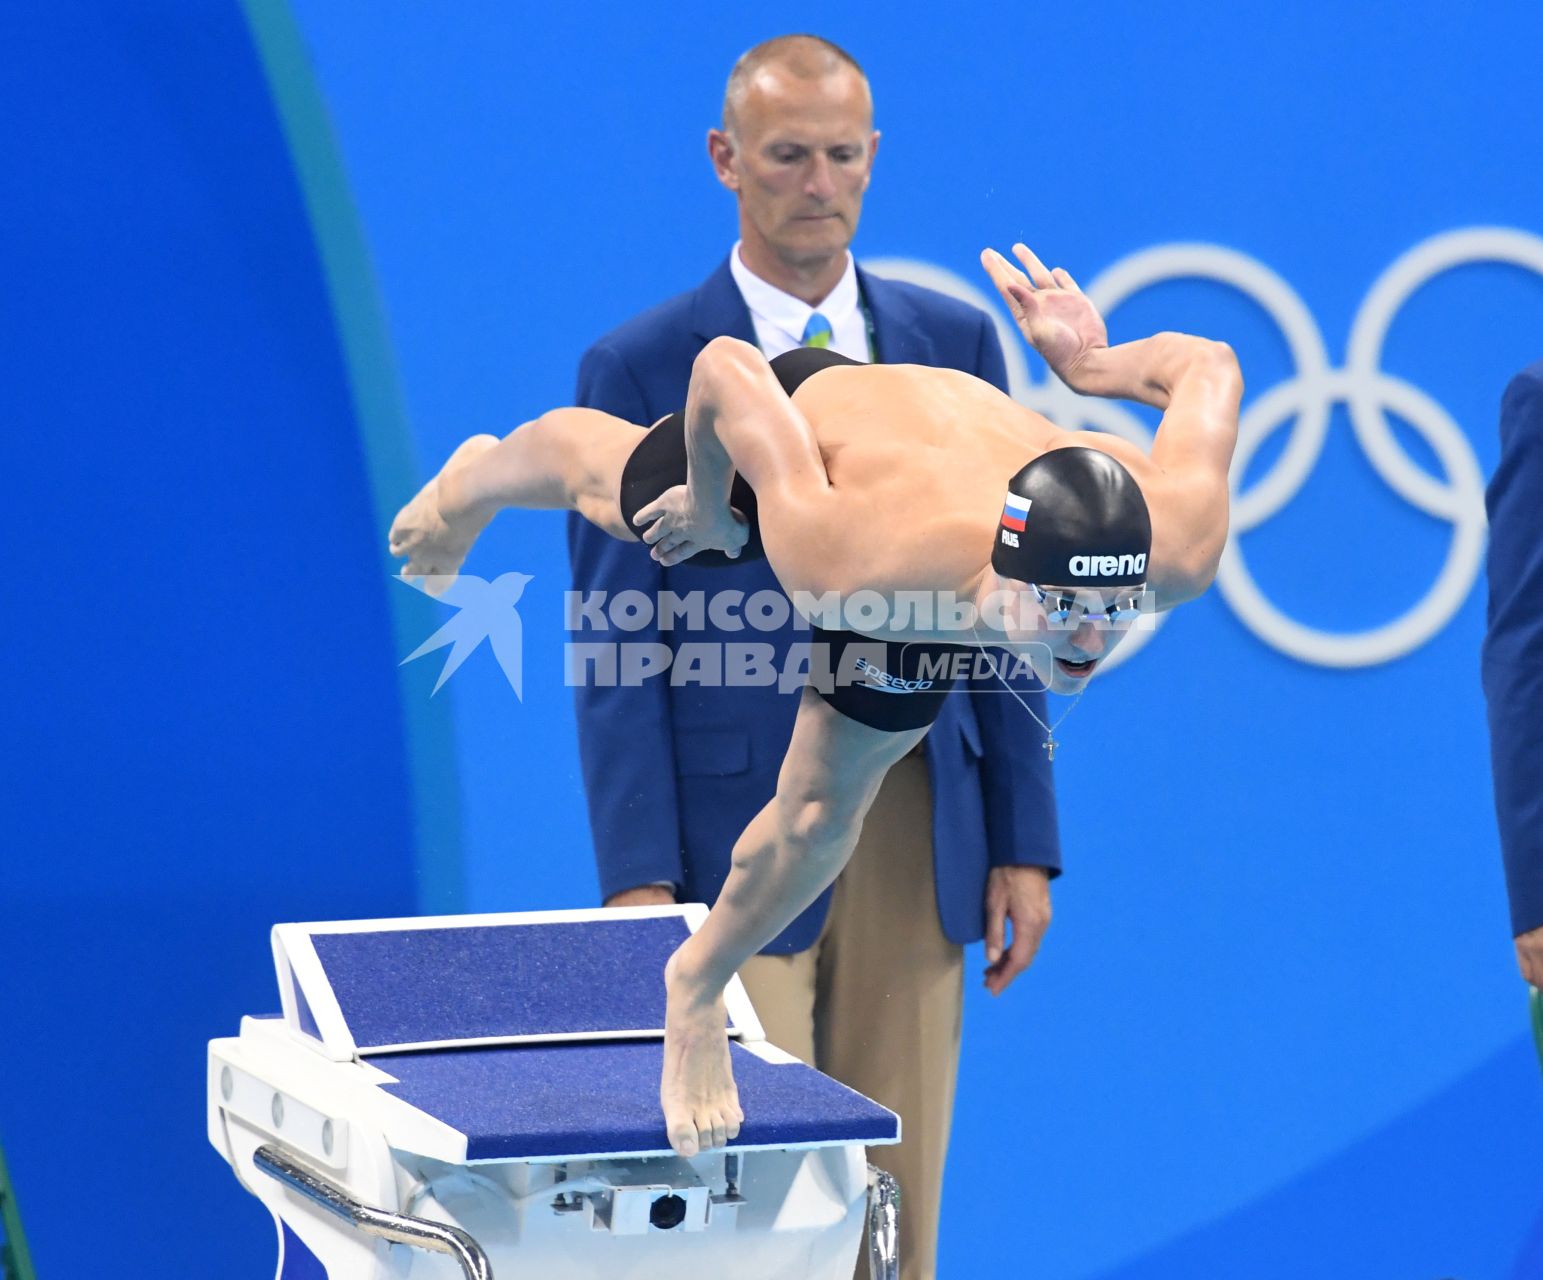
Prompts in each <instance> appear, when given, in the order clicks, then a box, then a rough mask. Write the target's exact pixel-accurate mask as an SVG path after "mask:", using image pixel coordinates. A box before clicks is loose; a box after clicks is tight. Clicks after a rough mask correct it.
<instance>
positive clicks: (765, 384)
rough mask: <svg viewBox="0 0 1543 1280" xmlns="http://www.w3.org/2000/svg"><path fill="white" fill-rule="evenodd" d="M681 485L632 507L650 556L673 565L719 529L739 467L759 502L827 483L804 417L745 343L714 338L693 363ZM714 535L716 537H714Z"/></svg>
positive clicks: (705, 543)
mask: <svg viewBox="0 0 1543 1280" xmlns="http://www.w3.org/2000/svg"><path fill="white" fill-rule="evenodd" d="M686 459H687V467H686V483H685V484H684V485H678V486H676V487H675V488H673V489H668V490H666V491H665V492H664V493H663V494H661V495H660V497H659V498H658V500H656V501H655V502H652V503H650V504H649V505H648V506H646V507H644V508H643V509H642V510H641V511H639V512H638V521H639V523H640V524H641V523H644V522H645V521H653V522H654V523H653V524H652V525H650V526H649V528H648V531H647V532H646V533H645V534H644V540H645V541H647V542H651V543H653V544H654V549H653V552H652V554H653V557H654V559H656V560H658V561H659V562H660V563H661V564H666V565H670V564H675V563H677V562H678V561H681V560H684V559H686V558H687V557H688V556H690V555H692V554H694V553H695V552H696V551H697V550H699V549H700V548H701V547H702V546H710V545H713V543H711V542H708V541H704V540H703V538H702V537H701V536H700V534H699V533H698V530H705V531H706V532H707V536H708V537H709V538H711V537H713V536H714V534H715V531H717V530H719V529H721V527H722V522H723V519H724V515H725V513H726V512H728V511H729V510H730V507H729V493H730V491H731V489H732V487H733V483H734V475H735V473H736V472H738V473H739V474H740V475H742V476H744V478H745V480H746V482H747V483H748V484H749V485H750V487H751V488H752V489H754V490H755V491H756V494H757V495H758V496H760V497H761V498H762V499H763V500H764V499H766V498H768V497H770V496H771V495H772V494H773V493H774V492H776V493H777V494H778V496H779V497H782V498H783V499H786V498H788V497H790V496H793V495H795V494H810V495H813V494H818V493H822V492H824V491H827V490H828V489H829V488H830V477H829V476H828V475H827V474H826V472H825V462H824V460H823V459H822V458H821V457H820V448H819V445H818V443H816V441H815V438H814V431H813V429H812V428H811V427H810V425H809V422H808V419H806V418H805V417H804V415H803V414H802V413H800V412H799V411H798V408H797V407H796V406H795V405H794V404H793V402H792V400H790V399H789V398H788V395H787V393H786V392H785V391H783V389H782V385H781V384H780V383H779V382H778V381H777V375H776V374H774V373H773V372H772V370H771V366H770V365H769V364H768V363H767V362H766V357H765V356H763V355H762V354H761V353H760V351H759V350H758V349H757V348H755V347H753V346H751V345H750V344H749V343H748V342H741V341H739V340H738V339H737V338H714V339H713V340H712V341H711V342H709V343H708V344H707V346H705V347H704V348H703V349H702V352H701V354H700V355H698V356H697V358H696V363H695V364H693V365H692V367H691V385H690V387H689V389H688V390H687V392H686ZM718 536H721V534H720V535H718Z"/></svg>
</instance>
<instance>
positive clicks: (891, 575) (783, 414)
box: [656, 246, 1242, 640]
mask: <svg viewBox="0 0 1543 1280" xmlns="http://www.w3.org/2000/svg"><path fill="white" fill-rule="evenodd" d="M1018 252H1019V256H1020V258H1021V259H1023V261H1024V264H1025V267H1026V268H1028V273H1029V274H1025V272H1023V271H1019V270H1018V269H1017V268H1015V267H1013V266H1011V265H1010V264H1009V263H1008V262H1007V261H1006V259H1004V258H1002V257H1001V256H1000V255H998V254H995V253H993V252H992V251H989V250H988V251H987V253H986V255H984V256H983V261H984V262H985V264H986V266H987V269H988V271H990V273H991V275H992V278H993V280H995V281H996V282H997V284H998V287H999V289H1001V291H1002V294H1003V297H1004V298H1005V299H1006V300H1007V302H1008V304H1009V305H1010V306H1011V307H1012V308H1013V310H1014V315H1015V318H1016V319H1017V320H1018V322H1019V325H1020V327H1021V328H1022V329H1023V331H1024V333H1025V335H1026V336H1027V337H1028V338H1029V340H1030V341H1031V342H1032V343H1034V345H1035V347H1036V349H1038V350H1039V351H1040V352H1041V354H1043V355H1045V357H1046V359H1047V362H1048V363H1050V365H1051V368H1052V369H1054V370H1055V371H1056V372H1057V374H1058V376H1060V377H1061V378H1062V380H1063V381H1065V382H1066V383H1067V385H1068V386H1070V387H1071V388H1072V389H1073V390H1075V391H1082V392H1085V393H1087V394H1093V395H1101V396H1110V397H1117V398H1121V399H1129V400H1135V401H1138V402H1140V403H1145V404H1149V405H1153V406H1155V407H1157V408H1160V409H1162V410H1164V417H1163V420H1162V423H1161V425H1160V426H1159V429H1158V432H1157V436H1156V439H1155V441H1154V444H1153V448H1152V451H1151V453H1150V454H1147V453H1144V452H1142V450H1140V449H1138V448H1137V447H1135V446H1134V445H1131V444H1129V443H1128V442H1126V441H1124V440H1120V439H1118V438H1116V437H1113V436H1109V435H1105V434H1102V433H1098V432H1074V431H1064V430H1062V429H1060V428H1058V427H1056V426H1054V425H1053V424H1052V423H1051V422H1049V421H1048V420H1047V419H1046V418H1044V417H1043V416H1041V415H1040V414H1037V413H1035V412H1033V411H1032V410H1030V409H1026V408H1024V407H1023V406H1022V405H1019V404H1018V403H1016V402H1015V401H1014V400H1012V399H1011V398H1010V397H1009V396H1006V395H1004V394H1003V393H1002V392H1000V391H998V390H997V389H996V388H995V387H993V386H991V385H990V384H988V383H986V382H983V381H981V380H980V379H978V378H974V377H971V376H970V375H968V374H964V373H959V372H956V371H953V370H946V369H931V368H926V367H922V366H917V365H889V366H837V367H833V368H829V369H826V370H823V371H821V372H819V373H817V374H815V375H813V376H812V377H810V378H808V379H807V380H806V381H805V382H803V384H802V385H800V386H799V388H798V389H797V390H796V391H795V392H794V394H793V396H792V398H791V400H789V399H788V398H787V397H785V396H784V395H783V394H782V392H781V389H780V387H779V386H778V385H777V383H776V380H775V378H774V377H772V375H771V372H770V370H769V368H768V367H767V366H766V362H765V361H764V359H762V357H761V355H760V353H759V352H758V351H757V350H756V349H755V348H754V347H751V346H749V345H748V344H746V343H742V342H737V341H736V340H734V339H731V338H721V339H718V340H716V341H715V342H714V343H712V344H710V345H709V347H708V348H707V349H706V350H705V351H704V352H703V353H702V356H701V357H699V360H698V366H697V369H696V370H695V371H694V374H693V383H692V386H693V400H694V403H693V402H691V401H688V405H687V412H686V436H687V448H688V452H690V453H691V460H692V474H691V478H690V479H689V480H688V484H687V486H684V488H686V489H688V490H691V489H694V490H695V491H696V492H695V493H693V494H690V495H689V501H688V500H687V499H682V501H683V502H686V504H687V505H689V506H692V507H694V509H696V510H698V511H705V510H711V509H713V508H714V506H715V505H716V506H717V507H720V508H721V507H722V506H723V505H724V504H725V501H726V500H725V498H724V497H723V490H724V485H725V483H726V478H727V474H728V473H727V471H726V468H728V467H729V465H730V460H731V459H732V462H733V463H734V464H735V465H737V466H738V467H739V469H740V470H741V471H743V472H744V473H745V475H746V478H747V479H748V480H749V481H750V484H751V487H752V488H753V489H754V490H755V492H756V495H757V499H758V502H759V508H760V512H759V514H760V528H761V536H762V540H763V542H764V544H765V548H766V555H767V559H768V561H769V562H770V564H771V567H772V569H773V571H774V572H775V573H776V575H777V578H778V580H779V581H780V582H781V583H782V585H783V587H784V588H785V589H786V590H787V591H788V592H790V593H795V592H810V593H812V594H814V595H817V596H818V595H822V594H824V593H827V592H832V591H834V592H837V593H840V594H841V595H842V596H849V595H851V594H852V593H854V592H857V591H870V592H878V593H879V594H880V595H885V596H890V597H893V596H894V595H895V594H897V593H900V592H912V591H933V592H943V591H948V592H953V593H955V594H956V595H957V596H958V597H960V598H961V599H975V598H977V597H978V595H979V594H981V593H983V592H985V591H988V590H996V589H997V587H998V581H997V579H996V578H995V576H994V575H993V574H992V572H991V569H990V559H991V550H992V544H993V539H994V536H995V532H996V525H997V519H998V517H999V515H1000V513H1001V509H1002V499H1003V495H1004V493H1005V492H1006V488H1007V482H1008V480H1009V478H1010V477H1011V476H1012V475H1013V474H1014V473H1015V472H1017V471H1018V470H1019V469H1020V468H1022V467H1023V466H1024V465H1025V464H1026V463H1028V462H1029V461H1031V460H1032V459H1033V458H1035V457H1037V456H1039V455H1040V454H1041V453H1043V452H1045V451H1046V450H1049V449H1054V448H1058V447H1064V446H1069V445H1084V446H1088V447H1092V448H1095V449H1099V450H1102V451H1104V452H1106V453H1109V454H1110V455H1112V456H1113V457H1115V458H1116V459H1117V460H1118V461H1120V462H1121V463H1122V464H1124V465H1125V467H1126V468H1127V469H1128V470H1129V471H1130V472H1131V474H1132V475H1133V476H1134V477H1135V479H1136V481H1137V483H1138V484H1139V485H1140V486H1141V488H1142V492H1143V495H1144V496H1145V498H1146V501H1147V506H1148V509H1149V511H1150V512H1151V519H1152V529H1153V546H1152V555H1151V561H1150V566H1151V567H1150V572H1149V584H1150V586H1151V589H1152V590H1153V591H1154V592H1155V593H1156V596H1157V600H1158V605H1159V607H1169V606H1171V605H1173V604H1177V603H1180V602H1181V601H1183V600H1186V599H1189V598H1191V597H1192V596H1194V595H1197V594H1199V592H1200V591H1202V590H1204V588H1205V586H1206V585H1207V584H1208V583H1209V582H1210V580H1211V578H1212V577H1213V576H1214V574H1215V569H1216V564H1217V561H1218V560H1219V559H1220V556H1221V551H1222V547H1223V545H1224V544H1225V542H1226V536H1227V505H1228V489H1227V468H1228V466H1229V465H1230V462H1231V457H1232V448H1233V444H1234V442H1235V440H1236V434H1237V413H1238V403H1239V400H1240V398H1241V394H1242V380H1241V376H1240V375H1239V372H1238V367H1237V361H1236V359H1235V358H1234V357H1233V355H1232V352H1231V350H1230V349H1229V348H1228V347H1227V346H1226V345H1225V344H1222V343H1216V342H1211V341H1208V340H1206V339H1203V338H1196V337H1191V336H1189V335H1185V334H1176V333H1175V334H1159V335H1157V336H1155V337H1152V338H1146V339H1141V340H1139V341H1136V342H1130V343H1125V344H1122V345H1120V346H1117V347H1114V348H1110V347H1109V346H1108V345H1107V341H1106V335H1105V330H1104V325H1103V321H1102V319H1101V318H1100V317H1099V315H1098V313H1097V311H1096V310H1095V309H1094V307H1093V305H1092V304H1091V303H1090V302H1089V301H1088V300H1087V298H1086V297H1085V296H1084V295H1083V294H1082V293H1081V291H1080V290H1078V289H1077V287H1076V284H1075V282H1074V281H1073V280H1072V279H1071V277H1070V276H1069V275H1067V274H1066V273H1065V272H1064V271H1062V272H1058V273H1051V272H1049V271H1046V270H1045V268H1044V267H1043V266H1042V265H1040V264H1039V262H1038V259H1037V258H1035V257H1034V256H1033V254H1032V253H1030V252H1029V250H1027V249H1026V248H1024V247H1023V246H1019V247H1018ZM1035 275H1037V276H1038V280H1037V281H1036V280H1035V279H1033V278H1032V277H1033V276H1035ZM656 532H657V531H656ZM671 562H673V561H672V560H670V559H669V558H666V563H671ZM892 616H893V614H892ZM908 638H910V639H915V640H928V639H943V638H947V637H945V635H944V633H943V632H937V633H933V632H930V631H917V632H916V633H915V634H914V635H910V636H909V637H908Z"/></svg>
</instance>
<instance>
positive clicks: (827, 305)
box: [729, 241, 869, 364]
mask: <svg viewBox="0 0 1543 1280" xmlns="http://www.w3.org/2000/svg"><path fill="white" fill-rule="evenodd" d="M729 270H730V271H731V272H733V273H734V283H735V284H736V285H738V286H739V292H740V296H741V297H742V298H744V300H745V305H746V306H747V307H749V308H750V320H751V322H752V323H753V324H754V325H755V340H756V342H757V343H758V344H759V345H760V348H761V354H762V355H764V356H765V357H766V358H767V359H768V360H771V359H774V358H775V357H777V356H780V355H781V354H782V353H783V352H784V351H792V350H793V349H794V348H795V347H801V346H803V344H804V326H805V325H807V324H808V323H809V317H810V316H812V315H813V314H814V313H815V312H816V311H818V312H819V313H820V314H821V315H822V316H824V317H825V318H826V319H827V320H828V321H830V329H831V342H830V346H829V348H828V350H831V351H839V352H840V353H841V354H842V355H844V356H850V357H851V358H852V359H853V360H861V361H862V362H863V363H864V364H866V363H867V362H868V359H869V351H868V321H867V318H866V317H865V316H864V315H863V309H862V307H861V306H860V305H858V303H859V298H858V293H857V264H856V263H855V262H854V261H853V260H852V255H851V254H850V253H848V254H847V269H846V271H845V272H843V273H842V276H841V279H840V280H838V281H837V282H836V287H835V288H834V289H832V290H831V291H830V293H828V294H827V295H826V296H825V298H824V299H823V300H822V301H821V302H820V305H819V306H817V307H811V306H810V305H809V304H808V303H807V302H805V301H803V300H802V299H801V298H795V297H794V296H793V295H792V294H791V293H783V292H782V290H781V289H779V288H777V286H776V285H774V284H767V283H766V281H764V280H762V279H761V277H760V276H758V275H756V274H755V273H754V272H753V271H751V270H750V268H749V267H747V266H746V265H745V264H744V261H743V260H742V259H741V258H740V256H739V242H738V241H735V243H734V251H733V252H732V253H731V254H729Z"/></svg>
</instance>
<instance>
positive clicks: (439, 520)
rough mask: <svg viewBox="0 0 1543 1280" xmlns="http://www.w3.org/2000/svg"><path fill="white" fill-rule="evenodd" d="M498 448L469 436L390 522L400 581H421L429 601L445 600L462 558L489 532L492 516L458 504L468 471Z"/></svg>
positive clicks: (490, 441) (487, 438) (490, 440)
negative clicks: (400, 560) (433, 598)
mask: <svg viewBox="0 0 1543 1280" xmlns="http://www.w3.org/2000/svg"><path fill="white" fill-rule="evenodd" d="M497 444H498V437H497V436H488V435H482V436H473V437H472V438H471V439H470V440H467V441H466V442H465V443H463V444H462V445H461V447H460V448H458V449H457V450H456V451H455V452H454V453H452V454H451V455H450V460H449V461H448V462H446V463H445V465H444V466H443V467H442V468H441V469H440V472H439V474H438V475H437V476H435V477H434V478H433V479H432V480H430V481H429V482H428V484H426V485H424V486H423V488H421V489H419V490H418V493H417V496H416V497H414V498H413V500H412V501H411V502H409V503H408V504H407V505H406V506H405V507H403V508H402V509H401V510H400V511H399V512H397V516H396V519H395V520H393V521H392V522H391V533H390V543H389V546H390V549H391V554H392V555H394V556H397V557H401V558H405V559H406V561H407V563H406V564H404V565H403V566H402V577H403V578H405V579H406V580H407V581H408V582H412V581H414V580H415V579H416V580H419V581H421V584H422V589H423V590H424V591H427V592H428V593H429V595H431V596H438V595H443V594H444V593H445V592H446V591H447V590H448V589H449V587H450V584H451V583H452V582H454V581H455V577H456V575H457V574H458V573H460V571H461V565H462V564H464V563H465V561H466V553H467V552H468V551H470V550H471V545H472V543H474V542H475V541H476V540H477V535H478V534H480V533H481V532H482V531H483V529H485V528H487V525H488V522H489V520H490V518H491V517H490V516H488V515H487V514H486V513H481V512H477V511H473V510H471V509H469V508H467V509H463V508H465V507H466V504H465V503H464V502H462V501H460V500H459V499H458V496H457V495H458V494H459V493H460V491H461V489H462V488H463V487H464V486H462V485H461V483H460V481H461V480H462V478H463V473H464V471H465V470H466V468H467V467H469V466H470V465H471V464H472V463H473V462H475V461H476V460H477V459H478V458H479V457H481V456H482V455H483V454H485V453H486V452H487V451H488V450H489V449H492V448H494V447H495V446H496V445H497Z"/></svg>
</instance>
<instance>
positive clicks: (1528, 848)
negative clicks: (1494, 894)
mask: <svg viewBox="0 0 1543 1280" xmlns="http://www.w3.org/2000/svg"><path fill="white" fill-rule="evenodd" d="M1486 505H1487V506H1488V508H1489V526H1490V544H1489V631H1488V634H1487V635H1486V636H1485V638H1484V657H1483V675H1484V697H1485V701H1486V702H1487V703H1488V705H1489V741H1490V757H1491V760H1492V763H1493V766H1494V774H1495V813H1496V816H1497V818H1498V819H1499V822H1500V848H1501V851H1502V852H1503V853H1504V855H1505V870H1506V889H1507V891H1508V893H1509V895H1510V899H1511V929H1512V932H1513V933H1518V934H1521V933H1526V932H1528V931H1529V930H1532V929H1536V928H1538V927H1539V926H1540V925H1543V360H1540V361H1539V362H1538V363H1537V364H1534V365H1529V366H1528V367H1527V368H1526V369H1524V370H1522V372H1521V373H1519V374H1517V375H1516V377H1515V378H1513V379H1512V381H1511V385H1510V386H1509V387H1507V388H1506V393H1505V398H1504V399H1503V400H1502V401H1501V405H1500V465H1499V467H1497V468H1496V470H1495V476H1494V479H1492V480H1491V481H1490V484H1489V493H1488V496H1487V502H1486Z"/></svg>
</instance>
